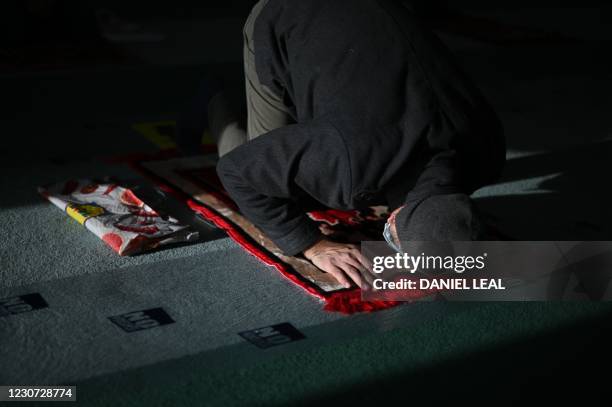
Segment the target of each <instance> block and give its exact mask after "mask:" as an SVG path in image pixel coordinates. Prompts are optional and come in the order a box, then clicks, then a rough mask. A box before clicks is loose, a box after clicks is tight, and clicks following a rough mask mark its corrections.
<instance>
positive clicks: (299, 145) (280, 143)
mask: <svg viewBox="0 0 612 407" xmlns="http://www.w3.org/2000/svg"><path fill="white" fill-rule="evenodd" d="M305 133H307V132H306V131H305V129H304V128H303V127H302V126H301V125H291V126H287V127H283V128H280V129H277V130H273V131H271V132H269V133H267V134H264V135H262V136H260V137H258V138H257V139H255V140H253V141H250V142H248V143H246V144H244V145H242V146H240V147H238V148H236V149H235V150H233V151H231V152H230V153H229V154H227V155H225V156H224V157H222V158H221V159H220V160H219V163H218V165H217V173H218V175H219V177H220V179H221V182H222V183H223V186H224V187H225V189H226V190H227V192H228V193H229V194H230V196H231V197H232V199H233V200H234V201H235V202H236V204H237V205H238V207H239V208H240V211H241V213H242V214H243V215H244V216H245V217H246V218H247V219H249V220H250V221H251V222H253V223H254V224H255V225H256V226H257V227H259V228H260V229H261V230H262V231H263V232H264V233H265V234H266V236H268V237H269V238H270V239H272V241H274V243H276V245H277V246H278V247H279V248H280V249H281V250H282V251H283V252H284V253H285V254H286V255H288V256H294V255H297V254H299V253H301V252H303V251H304V250H306V249H308V248H309V247H311V246H312V245H313V244H315V243H316V242H317V241H318V240H319V239H320V238H321V234H320V231H319V228H318V227H317V225H316V224H315V223H314V222H313V221H311V220H310V219H309V218H308V216H307V215H306V213H305V212H304V209H303V208H302V207H301V206H300V203H299V196H300V195H301V194H302V193H303V190H302V189H301V187H300V186H298V185H297V184H296V182H295V179H296V176H297V175H298V174H297V172H299V171H300V166H301V163H302V160H303V158H304V155H305V154H307V152H308V150H309V149H310V148H311V147H312V146H311V145H310V144H311V143H310V141H309V140H308V135H307V134H305Z"/></svg>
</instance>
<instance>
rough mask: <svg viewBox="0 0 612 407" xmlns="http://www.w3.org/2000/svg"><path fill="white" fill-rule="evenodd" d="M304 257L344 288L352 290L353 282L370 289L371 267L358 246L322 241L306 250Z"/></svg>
mask: <svg viewBox="0 0 612 407" xmlns="http://www.w3.org/2000/svg"><path fill="white" fill-rule="evenodd" d="M304 256H305V257H306V258H307V259H308V260H310V261H311V262H312V264H314V265H315V266H317V267H318V268H320V269H321V270H323V271H325V272H327V273H329V274H331V275H332V276H334V277H335V278H336V280H338V281H339V282H340V284H342V285H344V287H346V288H350V286H351V281H353V282H354V283H355V284H357V285H358V286H359V287H360V288H362V289H368V286H369V278H368V276H371V273H370V271H369V270H370V269H371V266H370V264H369V262H368V260H367V259H366V258H364V257H363V256H362V255H361V252H360V251H359V248H358V247H357V246H355V245H352V244H348V243H337V242H332V241H330V240H326V239H322V240H320V241H319V242H317V243H315V245H314V246H312V247H311V248H309V249H307V250H305V251H304Z"/></svg>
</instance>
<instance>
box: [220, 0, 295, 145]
mask: <svg viewBox="0 0 612 407" xmlns="http://www.w3.org/2000/svg"><path fill="white" fill-rule="evenodd" d="M267 2H268V0H260V1H259V2H258V3H257V4H256V5H255V6H254V7H253V10H252V11H251V14H250V15H249V17H248V19H247V21H246V24H245V25H244V31H243V34H244V76H245V83H246V105H247V116H248V117H247V128H246V131H245V130H244V129H242V128H241V127H240V126H239V124H238V123H239V120H238V118H237V117H236V113H235V112H234V111H233V109H232V108H231V104H230V102H229V100H228V98H227V96H226V94H225V93H221V94H219V95H217V96H215V97H214V98H213V99H212V100H211V102H210V104H209V107H208V117H209V123H210V131H211V133H212V136H213V138H214V139H215V140H216V141H217V146H218V148H219V156H223V155H225V154H227V153H229V152H230V151H232V150H233V149H234V148H236V147H238V146H240V145H241V144H244V143H246V142H247V141H250V140H253V139H254V138H256V137H259V136H261V135H262V134H265V133H267V132H269V131H271V130H274V129H277V128H279V127H283V126H286V125H288V124H290V123H291V122H292V119H291V116H290V115H289V111H288V109H287V107H286V106H285V105H284V104H283V101H282V100H281V98H280V97H279V96H277V95H275V94H274V93H273V92H272V91H270V89H269V88H268V87H266V86H265V85H262V84H261V83H260V82H259V78H258V76H257V72H256V69H255V48H254V43H253V33H254V25H255V20H256V19H257V17H258V16H259V13H260V12H261V10H262V9H263V8H264V6H265V5H266V3H267Z"/></svg>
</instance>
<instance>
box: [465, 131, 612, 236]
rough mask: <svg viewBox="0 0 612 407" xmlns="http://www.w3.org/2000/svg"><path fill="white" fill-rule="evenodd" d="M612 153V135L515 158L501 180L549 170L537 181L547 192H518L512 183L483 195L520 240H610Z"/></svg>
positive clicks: (503, 226)
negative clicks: (608, 138)
mask: <svg viewBox="0 0 612 407" xmlns="http://www.w3.org/2000/svg"><path fill="white" fill-rule="evenodd" d="M611 159H612V141H603V142H600V143H594V144H590V145H586V146H578V147H575V148H572V149H567V150H561V151H554V152H550V153H544V154H537V155H532V156H528V157H523V158H515V159H511V160H509V161H508V162H507V165H506V170H505V173H504V176H503V178H502V180H501V182H514V181H521V180H526V179H529V178H536V177H547V176H549V177H547V178H545V179H544V180H543V181H542V182H541V183H539V184H538V185H537V186H536V187H537V189H538V190H540V191H542V192H537V193H536V191H535V190H534V191H532V193H530V191H525V194H524V195H515V194H512V192H513V191H512V189H510V188H509V191H508V192H509V195H502V196H492V197H486V198H479V199H477V201H478V203H479V206H480V207H481V208H482V209H483V210H484V211H485V212H486V213H487V214H489V215H491V216H492V217H493V218H494V219H495V222H498V223H499V225H500V229H501V230H502V231H504V232H506V233H507V234H509V235H510V236H512V237H513V238H515V239H517V240H610V238H612V217H611V216H610V211H609V208H610V207H611V205H612V191H610V190H609V188H607V187H606V174H607V173H609V168H610V164H609V163H610V161H611ZM514 189H515V188H514Z"/></svg>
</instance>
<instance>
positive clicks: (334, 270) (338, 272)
mask: <svg viewBox="0 0 612 407" xmlns="http://www.w3.org/2000/svg"><path fill="white" fill-rule="evenodd" d="M325 271H327V272H328V273H329V274H331V275H332V276H334V278H335V279H336V280H338V282H339V283H340V284H342V285H343V286H344V287H345V288H349V287H350V286H351V282H350V281H349V279H348V278H347V277H346V275H345V274H344V271H342V269H341V268H339V267H336V266H330V267H328V268H327V269H326V270H325Z"/></svg>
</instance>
